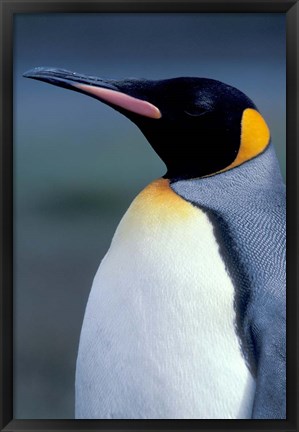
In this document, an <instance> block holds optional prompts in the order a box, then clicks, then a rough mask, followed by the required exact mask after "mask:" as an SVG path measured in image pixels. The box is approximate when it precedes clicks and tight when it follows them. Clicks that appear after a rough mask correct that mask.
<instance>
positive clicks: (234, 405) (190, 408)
mask: <svg viewBox="0 0 299 432" xmlns="http://www.w3.org/2000/svg"><path fill="white" fill-rule="evenodd" d="M161 182H163V187H162V191H160V195H159V187H160V186H159V184H158V183H157V182H156V185H158V187H157V188H156V189H155V190H154V191H152V192H154V193H151V190H150V193H148V192H143V193H142V194H141V195H139V197H137V199H136V200H135V201H134V202H133V203H132V205H131V207H130V208H129V209H128V211H127V213H126V214H125V216H124V217H123V219H122V221H121V222H120V224H119V227H118V229H117V231H116V233H115V236H114V238H113V241H112V244H111V247H110V249H109V251H108V253H107V255H106V256H105V258H104V259H103V261H102V263H101V265H100V267H99V269H98V272H97V274H96V276H95V279H94V283H93V286H92V290H91V293H90V297H89V300H88V304H87V308H86V313H85V318H84V324H83V328H82V332H81V338H80V347H79V355H78V360H77V372H76V418H88V419H92V418H94V419H95V418H102V419H112V418H113V419H115V418H120V419H128V418H130V419H237V418H250V415H251V410H252V402H253V396H254V390H255V381H254V379H253V378H252V376H251V374H250V372H249V370H248V369H247V367H246V365H245V361H244V358H243V356H242V354H241V351H240V347H239V341H238V338H237V336H236V333H235V329H234V320H235V313H234V308H233V299H234V287H233V285H232V282H231V280H230V278H229V276H228V274H227V272H226V270H225V266H224V263H223V261H222V259H221V257H220V255H219V249H218V245H217V242H216V239H215V236H214V233H213V227H212V225H211V223H210V221H209V220H208V218H207V216H206V215H205V214H204V213H203V212H201V211H200V210H199V209H197V208H195V207H193V206H192V205H191V204H189V203H187V202H185V201H184V200H182V199H181V198H179V197H178V196H177V195H176V194H175V193H174V192H172V191H171V190H170V189H169V191H168V192H167V191H166V190H165V188H164V186H165V183H164V182H165V181H164V180H160V185H161V184H162V183H161ZM163 188H164V189H163ZM145 191H147V189H146V190H145ZM157 191H158V192H157ZM157 194H158V195H157ZM172 194H173V195H172ZM177 200H179V201H177ZM179 207H180V208H179Z"/></svg>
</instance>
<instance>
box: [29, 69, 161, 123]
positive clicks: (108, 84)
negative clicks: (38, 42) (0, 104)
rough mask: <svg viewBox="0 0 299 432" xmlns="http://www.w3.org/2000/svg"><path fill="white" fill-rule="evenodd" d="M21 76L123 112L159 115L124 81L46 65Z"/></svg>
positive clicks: (153, 107) (154, 117)
mask: <svg viewBox="0 0 299 432" xmlns="http://www.w3.org/2000/svg"><path fill="white" fill-rule="evenodd" d="M23 76H24V77H25V78H32V79H36V80H39V81H44V82H47V83H50V84H53V85H56V86H59V87H63V88H67V89H71V90H74V91H77V92H79V93H83V94H86V95H88V96H91V97H93V98H95V99H98V100H100V101H102V102H104V103H106V104H107V105H109V106H111V107H113V108H115V109H116V110H118V111H120V112H121V113H123V114H125V115H126V114H127V113H134V114H138V115H140V116H143V117H148V118H151V119H159V118H161V117H162V115H161V112H160V110H159V109H158V108H157V107H156V106H155V105H153V104H151V103H150V102H148V101H146V100H143V99H139V97H136V96H135V95H134V96H133V95H130V94H129V93H130V86H126V85H125V81H116V80H106V79H105V80H103V79H101V78H98V77H94V76H88V75H82V74H78V73H76V72H70V71H67V70H64V69H56V68H48V67H38V68H34V69H31V70H29V71H28V72H26V73H24V74H23Z"/></svg>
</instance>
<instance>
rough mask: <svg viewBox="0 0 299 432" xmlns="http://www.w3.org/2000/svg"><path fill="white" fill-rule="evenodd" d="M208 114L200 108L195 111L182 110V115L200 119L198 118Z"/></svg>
mask: <svg viewBox="0 0 299 432" xmlns="http://www.w3.org/2000/svg"><path fill="white" fill-rule="evenodd" d="M208 112H209V111H207V110H202V109H200V108H195V109H192V108H190V110H184V113H185V114H187V115H188V116H190V117H200V116H202V115H204V114H207V113H208Z"/></svg>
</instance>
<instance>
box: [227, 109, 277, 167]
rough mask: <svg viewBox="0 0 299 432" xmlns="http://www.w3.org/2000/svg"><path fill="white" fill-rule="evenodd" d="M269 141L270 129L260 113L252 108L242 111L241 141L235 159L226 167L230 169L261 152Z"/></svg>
mask: <svg viewBox="0 0 299 432" xmlns="http://www.w3.org/2000/svg"><path fill="white" fill-rule="evenodd" d="M269 141H270V131H269V128H268V126H267V123H266V122H265V120H264V119H263V117H262V116H261V114H260V113H259V112H258V111H256V110H255V109H252V108H247V109H246V110H244V112H243V116H242V121H241V142H240V149H239V152H238V155H237V157H236V159H235V160H234V161H233V162H232V163H231V164H230V165H229V166H228V167H227V168H226V169H230V168H233V167H235V166H237V165H240V164H241V163H243V162H246V161H247V160H250V159H252V158H253V157H255V156H257V155H258V154H259V153H261V152H262V151H263V150H265V148H266V147H267V145H268V144H269Z"/></svg>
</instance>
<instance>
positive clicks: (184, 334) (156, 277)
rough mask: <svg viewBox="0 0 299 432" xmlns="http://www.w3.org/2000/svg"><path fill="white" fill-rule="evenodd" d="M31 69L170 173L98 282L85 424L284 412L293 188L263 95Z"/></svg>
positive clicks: (138, 203) (79, 377)
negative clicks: (81, 100) (112, 113)
mask: <svg viewBox="0 0 299 432" xmlns="http://www.w3.org/2000/svg"><path fill="white" fill-rule="evenodd" d="M25 76H27V77H29V78H34V79H38V80H41V81H46V82H49V83H52V84H55V85H59V86H61V87H65V88H70V89H72V90H75V91H78V92H80V93H84V94H87V95H90V96H92V97H94V98H96V99H99V100H100V101H102V102H104V103H106V104H108V105H110V106H111V107H113V108H115V109H116V110H117V111H119V112H120V113H122V114H124V115H125V116H126V117H128V118H129V119H130V120H131V121H133V122H134V123H135V124H136V125H137V126H138V127H139V128H140V130H141V131H142V132H143V134H144V135H145V137H146V138H147V139H148V141H149V142H150V144H151V145H152V147H153V149H154V150H155V151H156V152H157V154H158V155H159V156H160V157H161V158H162V160H163V161H164V162H165V164H166V167H167V172H166V174H165V175H164V177H163V178H161V179H158V180H156V181H155V182H153V183H152V184H150V185H149V186H148V187H147V188H145V190H144V191H142V192H141V193H140V194H139V195H138V197H137V198H136V199H135V200H134V201H133V203H132V204H131V206H130V207H129V209H128V211H127V212H126V214H125V215H124V217H123V219H122V220H121V222H120V224H119V226H118V228H117V230H116V233H115V235H114V238H113V240H112V243H111V246H110V249H109V251H108V252H107V254H106V256H105V257H104V259H103V260H102V263H101V265H100V267H99V269H98V272H97V274H96V276H95V278H94V282H93V286H92V289H91V293H90V296H89V300H88V304H87V308H86V312H85V317H84V322H83V327H82V332H81V337H80V345H79V353H78V359H77V370H76V418H80V419H83V418H92V419H96V418H102V419H111V418H114V419H122V418H123V419H124V418H130V419H168V418H172V419H178V418H182V419H188V418H189V419H240V418H241V419H246V418H257V419H275V418H280V419H283V418H285V417H286V388H285V380H286V378H285V376H286V371H285V369H286V368H285V362H286V353H285V336H286V335H285V330H286V329H285V314H286V310H285V187H284V185H283V182H282V179H281V176H280V173H279V167H278V164H277V160H276V156H275V154H274V151H273V148H272V145H271V144H270V133H269V130H268V127H267V125H266V123H265V121H264V119H263V117H262V116H261V114H260V113H259V112H258V110H257V108H256V106H255V105H254V103H253V102H252V101H251V100H250V99H249V98H248V97H247V96H246V95H244V94H243V93H242V92H240V91H239V90H237V89H235V88H233V87H231V86H229V85H226V84H224V83H221V82H219V81H215V80H210V79H206V78H174V79H169V80H160V81H149V80H144V79H142V80H136V79H128V80H121V81H117V80H102V79H100V78H97V77H91V76H86V75H79V74H76V73H72V72H68V71H65V70H60V69H53V68H37V69H34V70H33V71H29V72H28V73H27V74H25Z"/></svg>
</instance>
